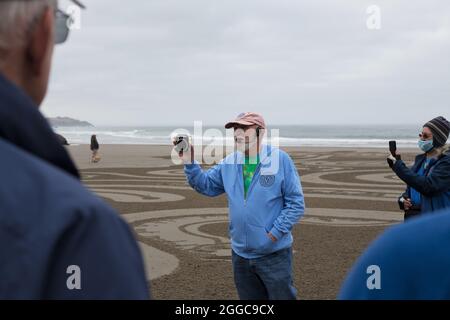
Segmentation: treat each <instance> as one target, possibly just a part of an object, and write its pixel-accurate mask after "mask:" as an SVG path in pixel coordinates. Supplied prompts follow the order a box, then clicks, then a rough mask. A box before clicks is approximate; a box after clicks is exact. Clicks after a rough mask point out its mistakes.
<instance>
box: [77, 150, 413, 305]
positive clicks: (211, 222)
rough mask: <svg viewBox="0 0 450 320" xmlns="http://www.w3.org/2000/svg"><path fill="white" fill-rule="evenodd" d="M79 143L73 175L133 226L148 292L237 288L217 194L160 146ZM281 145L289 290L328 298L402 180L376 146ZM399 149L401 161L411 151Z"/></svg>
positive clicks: (204, 295)
mask: <svg viewBox="0 0 450 320" xmlns="http://www.w3.org/2000/svg"><path fill="white" fill-rule="evenodd" d="M84 148H87V147H86V146H77V147H71V148H70V149H69V150H70V151H71V153H72V155H73V157H74V159H75V160H76V162H77V163H78V165H79V167H80V168H81V169H82V170H81V172H82V174H83V182H84V183H85V184H86V185H87V186H88V187H89V188H90V189H91V190H92V191H94V192H95V193H96V194H98V195H99V196H100V197H102V198H104V199H105V200H106V201H107V202H108V203H110V204H111V205H112V206H113V207H114V208H116V209H117V210H118V211H119V212H120V213H121V214H122V216H123V217H124V218H125V219H126V220H127V221H128V222H129V224H130V225H131V226H132V228H133V229H134V230H135V232H136V234H137V237H138V240H139V244H140V246H141V248H142V252H143V255H144V258H145V262H146V267H147V272H148V279H149V281H150V283H151V288H152V294H153V297H154V298H158V299H236V298H237V295H236V292H235V288H234V284H233V275H232V268H231V261H230V260H231V251H230V250H231V249H230V241H229V239H228V210H227V200H226V196H220V197H216V198H208V197H205V196H202V195H199V194H197V193H196V192H194V191H193V190H192V189H191V188H190V187H189V186H188V185H187V183H186V179H185V176H184V173H183V170H182V167H181V166H176V165H173V164H172V162H171V160H170V153H169V152H170V149H169V148H167V147H162V146H160V147H156V146H123V147H120V146H104V148H103V150H102V151H103V154H102V155H103V159H102V162H101V163H100V164H99V165H93V164H89V163H87V161H86V159H87V158H88V151H86V150H85V149H84ZM286 150H287V151H288V152H289V154H290V155H291V157H292V158H293V159H294V162H295V163H296V165H297V168H298V170H299V173H300V175H301V180H302V185H303V189H304V193H305V198H306V205H307V211H306V214H305V216H304V218H303V219H302V220H301V223H300V224H299V225H297V226H295V228H294V231H293V235H294V239H295V240H294V241H295V243H294V276H295V283H296V287H297V289H298V290H299V293H298V297H299V298H300V299H334V298H336V295H337V293H338V291H339V287H340V285H341V283H342V281H343V280H344V278H345V274H346V272H347V271H348V269H349V268H350V267H351V265H352V264H353V262H354V261H355V259H356V258H357V257H358V256H359V255H360V254H361V252H362V251H363V250H364V248H365V247H366V246H367V245H368V244H369V243H370V242H371V241H372V240H373V239H374V238H375V237H376V236H377V235H378V234H380V233H381V232H382V231H383V230H384V229H385V228H386V227H388V226H390V225H392V224H395V223H399V222H401V221H402V220H403V215H402V213H401V212H400V211H399V210H398V207H397V204H396V198H397V196H398V195H399V194H400V193H401V192H402V190H403V189H404V185H403V184H402V183H401V181H399V180H398V179H397V178H396V177H395V175H394V174H393V173H392V171H390V169H389V168H388V167H387V164H386V161H385V158H386V152H384V150H377V149H374V150H361V151H357V152H355V151H351V152H350V151H349V150H344V149H334V150H331V149H312V148H309V149H308V150H303V149H299V148H290V149H289V148H287V149H286ZM130 154H131V156H126V155H130ZM126 157H132V158H130V159H128V160H127V159H125V158H126ZM403 157H404V158H406V159H407V160H409V161H410V160H412V159H413V154H407V155H404V156H403ZM120 158H122V160H120ZM127 163H128V167H127Z"/></svg>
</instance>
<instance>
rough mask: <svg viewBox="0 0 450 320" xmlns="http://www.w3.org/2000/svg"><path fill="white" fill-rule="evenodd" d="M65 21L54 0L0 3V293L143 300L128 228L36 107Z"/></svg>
mask: <svg viewBox="0 0 450 320" xmlns="http://www.w3.org/2000/svg"><path fill="white" fill-rule="evenodd" d="M72 1H73V2H75V3H76V4H78V5H80V6H82V5H81V4H80V3H79V2H78V1H75V0H72ZM68 20H69V16H68V15H66V14H65V13H63V12H62V11H60V10H59V9H58V7H57V1H56V0H0V154H1V157H0V177H1V182H0V221H1V223H0V274H1V281H0V299H147V298H149V288H148V285H147V281H146V276H145V272H144V266H143V260H142V256H141V253H140V251H139V248H138V245H137V243H136V240H135V238H134V235H133V233H132V232H131V230H130V228H129V226H128V225H127V224H126V223H125V222H124V221H123V220H122V218H120V217H119V215H118V214H117V212H116V211H114V210H113V209H112V208H111V207H109V206H108V205H107V204H105V203H104V202H103V201H102V200H100V199H99V198H98V197H96V196H95V195H93V194H92V193H91V192H90V191H88V190H87V189H86V188H85V187H84V186H83V185H82V184H81V182H80V180H79V178H80V177H79V174H78V171H77V169H76V167H75V165H74V163H73V162H72V160H71V159H70V157H69V155H68V153H67V152H66V150H65V149H64V147H63V146H61V144H60V142H59V141H58V139H57V137H56V135H55V134H54V132H53V131H52V129H51V128H50V127H49V124H48V123H47V121H46V120H45V119H44V117H43V116H42V114H41V113H40V112H39V110H38V108H39V106H40V104H41V103H42V101H43V99H44V97H45V95H46V92H47V85H48V81H49V73H50V66H51V61H52V54H53V48H54V44H57V43H62V42H64V41H65V40H66V38H67V35H68V33H69V29H68Z"/></svg>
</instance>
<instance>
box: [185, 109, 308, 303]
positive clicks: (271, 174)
mask: <svg viewBox="0 0 450 320" xmlns="http://www.w3.org/2000/svg"><path fill="white" fill-rule="evenodd" d="M225 128H227V129H228V128H233V129H234V139H235V147H236V149H237V150H236V152H234V153H232V154H230V155H228V156H227V157H226V158H225V159H223V160H222V161H221V162H220V163H219V164H217V165H215V166H214V167H212V168H211V169H209V170H207V171H203V170H202V168H201V167H200V165H199V163H198V162H196V161H195V162H194V161H193V159H194V148H193V146H191V148H190V154H184V153H183V151H180V153H179V155H180V157H181V158H182V159H183V161H184V163H185V165H184V171H185V174H186V177H187V180H188V183H189V185H190V186H191V187H192V188H194V189H195V190H196V191H197V192H199V193H201V194H203V195H206V196H210V197H214V196H218V195H220V194H223V193H226V194H227V196H228V204H229V217H230V223H229V234H230V237H231V247H232V263H233V272H234V281H235V285H236V288H237V292H238V295H239V298H240V299H243V300H254V299H257V300H264V299H285V300H288V299H296V294H297V290H296V289H295V287H294V285H293V276H292V242H293V238H292V234H291V230H292V228H293V226H294V225H295V224H296V223H297V222H298V221H299V219H300V218H301V216H302V215H303V213H304V211H305V203H304V197H303V191H302V187H301V183H300V178H299V175H298V172H297V169H296V168H295V165H294V163H293V161H292V159H291V158H290V157H289V155H288V154H287V153H285V152H284V151H282V150H280V149H278V148H275V147H272V146H270V145H263V144H262V138H263V136H264V131H265V129H266V125H265V122H264V119H263V117H262V116H261V115H259V114H256V113H252V112H246V113H242V114H240V115H239V116H238V117H237V119H235V120H234V121H231V122H228V123H227V124H226V125H225ZM188 153H189V152H188Z"/></svg>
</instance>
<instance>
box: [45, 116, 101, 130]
mask: <svg viewBox="0 0 450 320" xmlns="http://www.w3.org/2000/svg"><path fill="white" fill-rule="evenodd" d="M47 121H48V122H49V123H50V125H51V126H52V127H54V128H57V127H94V125H93V124H91V123H89V122H87V121H80V120H76V119H72V118H68V117H56V118H47Z"/></svg>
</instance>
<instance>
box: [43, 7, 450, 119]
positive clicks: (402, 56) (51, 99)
mask: <svg viewBox="0 0 450 320" xmlns="http://www.w3.org/2000/svg"><path fill="white" fill-rule="evenodd" d="M86 2H87V5H88V10H87V11H85V12H83V16H82V29H81V30H75V31H73V32H72V34H71V37H70V38H69V41H68V42H67V43H66V44H64V45H62V46H59V47H57V48H56V51H55V57H54V65H53V72H52V80H51V84H50V89H49V95H48V97H47V99H46V101H45V104H44V106H43V111H44V113H45V114H47V115H49V116H55V115H68V116H72V117H76V118H80V119H83V120H88V121H91V122H93V123H95V124H98V125H120V124H123V125H154V124H167V125H170V124H191V123H192V122H193V121H194V120H203V121H204V122H206V123H207V124H220V123H223V122H224V121H226V120H228V119H229V118H230V117H234V116H235V115H237V114H238V113H240V112H241V111H246V110H251V111H257V112H261V113H262V114H264V116H265V117H266V118H267V122H268V123H277V124H311V123H312V124H315V123H337V124H347V123H417V122H418V123H423V122H424V121H425V120H428V119H429V118H432V117H434V116H436V115H439V114H442V115H444V116H449V115H448V110H449V101H450V90H448V88H449V84H450V74H449V70H450V62H449V58H448V57H450V3H449V2H448V1H444V0H431V1H426V2H425V1H420V3H419V2H418V1H417V2H414V3H411V1H406V0H398V1H388V0H383V1H361V0H353V1H345V2H344V1H339V2H338V1H332V0H320V1H313V0H308V1H297V0H289V1H288V0H281V1H280V0H277V1H275V0H272V1H268V0H227V1H218V0H213V1H211V0H201V1H200V0H189V1H182V0H133V1H128V2H126V3H125V2H123V1H117V0H95V1H86ZM372 4H376V5H378V6H379V7H380V8H381V18H382V21H381V23H382V28H381V30H376V31H373V30H372V31H371V30H368V29H367V28H366V19H367V17H368V16H367V14H366V9H367V7H368V6H369V5H372ZM446 112H447V114H446Z"/></svg>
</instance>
